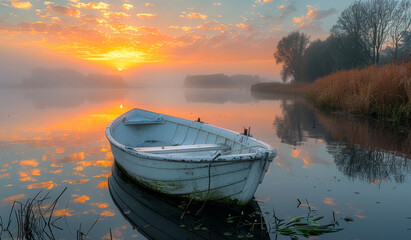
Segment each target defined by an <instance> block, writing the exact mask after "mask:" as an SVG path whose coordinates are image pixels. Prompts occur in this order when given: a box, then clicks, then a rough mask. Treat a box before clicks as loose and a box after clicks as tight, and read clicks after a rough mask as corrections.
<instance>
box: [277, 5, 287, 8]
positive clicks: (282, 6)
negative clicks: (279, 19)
mask: <svg viewBox="0 0 411 240" xmlns="http://www.w3.org/2000/svg"><path fill="white" fill-rule="evenodd" d="M283 8H285V6H284V5H280V6H278V7H277V9H283Z"/></svg>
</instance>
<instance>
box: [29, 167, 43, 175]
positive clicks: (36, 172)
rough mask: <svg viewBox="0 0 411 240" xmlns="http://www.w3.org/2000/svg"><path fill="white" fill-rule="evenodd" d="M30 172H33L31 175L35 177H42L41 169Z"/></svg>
mask: <svg viewBox="0 0 411 240" xmlns="http://www.w3.org/2000/svg"><path fill="white" fill-rule="evenodd" d="M30 172H31V175H33V176H40V175H41V174H40V169H38V168H35V169H31V170H30Z"/></svg>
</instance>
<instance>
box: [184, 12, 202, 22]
mask: <svg viewBox="0 0 411 240" xmlns="http://www.w3.org/2000/svg"><path fill="white" fill-rule="evenodd" d="M180 17H181V18H188V19H203V20H206V19H207V17H208V16H207V15H203V14H201V13H187V12H182V14H181V15H180Z"/></svg>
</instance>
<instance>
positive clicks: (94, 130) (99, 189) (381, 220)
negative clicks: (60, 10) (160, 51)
mask: <svg viewBox="0 0 411 240" xmlns="http://www.w3.org/2000/svg"><path fill="white" fill-rule="evenodd" d="M0 101H1V102H2V111H1V114H0V159H1V161H0V191H1V193H2V194H1V199H0V216H8V214H9V212H10V206H11V205H10V204H11V203H12V201H14V200H20V201H23V200H24V199H28V198H30V197H33V196H34V195H35V194H36V193H37V192H38V191H39V190H40V189H42V188H45V190H47V191H51V194H52V195H53V196H54V195H57V194H58V193H59V192H60V191H61V190H62V189H63V188H64V187H68V189H67V191H66V193H65V194H64V195H63V197H62V200H61V201H60V202H59V204H58V206H57V208H56V209H57V210H58V211H57V213H58V214H61V216H64V217H65V218H66V220H67V222H68V225H69V226H70V227H71V228H72V230H73V229H76V228H77V227H78V223H79V222H81V223H82V224H84V225H87V226H90V225H91V224H92V223H93V222H94V221H95V219H96V218H97V217H99V218H101V220H99V222H98V223H97V224H96V226H95V227H94V229H93V230H92V231H91V232H90V236H91V237H92V238H93V239H96V238H102V237H104V236H106V237H107V236H108V235H107V234H108V233H109V228H111V229H112V230H113V234H114V237H116V238H123V239H129V238H131V237H134V238H136V239H146V238H147V237H148V236H144V235H143V234H142V233H141V232H139V231H137V230H135V229H133V227H132V226H131V225H130V223H129V221H128V220H127V218H125V217H123V215H124V214H125V213H124V212H121V211H122V209H121V207H120V208H119V207H118V205H116V204H117V203H115V202H114V201H113V199H112V197H111V196H110V193H109V189H108V182H107V181H108V177H109V176H110V174H111V166H112V164H113V156H112V154H111V152H110V147H109V143H108V141H107V140H106V138H105V134H104V132H105V128H106V126H107V124H108V123H109V122H110V121H111V120H113V119H114V118H116V117H117V116H118V115H120V114H121V113H124V112H125V111H127V110H129V109H132V108H142V109H146V110H150V111H154V112H159V113H164V114H169V115H173V116H177V117H182V118H186V119H191V120H196V119H197V118H199V117H200V118H201V120H202V121H204V122H206V123H209V124H212V125H216V126H219V127H223V128H227V129H230V130H233V131H236V132H242V131H243V128H248V127H251V134H252V135H253V136H254V137H255V138H257V139H260V140H263V141H265V142H267V143H269V144H270V145H271V146H273V147H274V148H275V149H277V151H278V157H277V158H275V160H274V162H273V163H272V164H271V165H270V168H269V171H268V172H267V174H266V176H265V178H264V181H263V183H262V184H261V185H260V186H259V188H258V189H257V192H256V194H255V198H256V199H258V205H259V208H260V209H261V212H262V214H263V216H264V219H265V221H266V223H267V222H269V221H271V220H272V210H273V209H275V210H276V213H277V215H278V216H280V217H282V218H289V217H295V216H299V215H303V214H305V213H306V209H303V208H296V206H297V205H298V202H297V199H300V200H302V201H304V200H305V199H307V200H308V201H309V203H310V205H311V206H312V207H313V208H314V209H316V210H317V211H318V214H319V215H323V216H325V217H326V220H327V221H326V222H330V221H331V220H332V212H333V211H334V212H335V214H336V218H337V220H338V221H339V223H340V227H342V228H344V230H342V231H340V232H337V233H332V234H330V235H324V236H320V237H319V239H330V238H332V239H370V238H371V239H377V238H379V237H380V236H384V237H383V238H385V239H404V238H405V237H406V236H408V235H409V230H408V228H410V227H411V225H410V224H411V222H410V221H409V219H408V218H407V217H411V216H410V214H409V213H407V212H406V211H404V206H407V203H408V201H409V199H410V198H411V193H410V192H409V191H408V190H409V188H410V174H411V168H410V167H409V166H410V164H409V161H410V159H411V153H410V149H411V148H410V136H411V135H410V133H409V132H405V133H404V132H399V133H397V132H394V131H389V130H384V129H376V128H374V127H373V124H372V123H371V124H370V123H369V122H368V121H366V120H364V121H362V120H361V121H360V120H358V119H354V118H352V117H349V116H343V115H327V114H323V113H320V112H318V111H316V110H314V108H313V107H312V106H310V104H308V103H307V102H306V101H305V100H304V99H302V98H299V97H295V96H287V95H270V96H267V95H260V94H255V93H251V92H250V91H249V90H248V89H237V90H233V89H206V90H205V89H188V88H187V89H185V88H148V87H146V88H122V89H84V88H82V89H75V88H67V87H66V88H58V89H1V90H0ZM67 202H69V204H68V205H67ZM152 208H153V209H154V210H155V206H152ZM210 211H211V210H210ZM346 216H348V217H351V218H353V219H354V222H345V221H344V220H343V218H344V217H346ZM225 220H226V219H225V218H224V217H219V218H218V217H217V218H215V219H213V221H214V222H218V221H223V222H224V221H225ZM148 227H149V226H148ZM386 228H390V229H391V230H392V231H389V232H387V231H386ZM67 234H69V233H68V232H67V231H56V236H58V237H61V238H65V239H71V237H70V236H69V235H67ZM270 237H271V238H272V239H275V235H274V234H273V233H271V236H270ZM278 239H289V237H284V236H281V235H279V236H278Z"/></svg>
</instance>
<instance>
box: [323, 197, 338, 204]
mask: <svg viewBox="0 0 411 240" xmlns="http://www.w3.org/2000/svg"><path fill="white" fill-rule="evenodd" d="M324 203H325V204H327V205H332V206H335V205H337V204H336V203H335V202H334V199H333V198H325V199H324Z"/></svg>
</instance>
